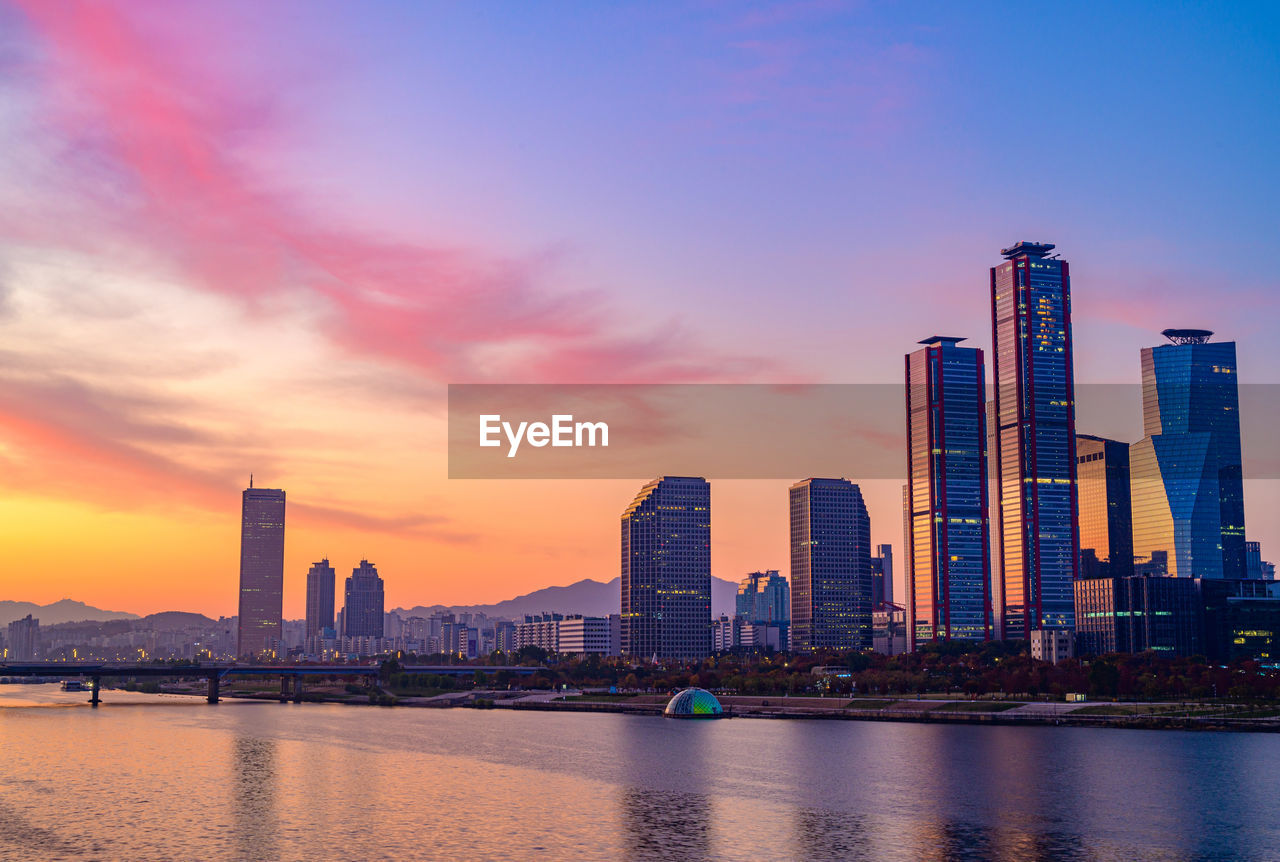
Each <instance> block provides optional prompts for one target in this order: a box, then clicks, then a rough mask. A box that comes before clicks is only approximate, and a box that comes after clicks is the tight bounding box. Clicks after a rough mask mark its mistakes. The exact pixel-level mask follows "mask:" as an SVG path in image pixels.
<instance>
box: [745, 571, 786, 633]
mask: <svg viewBox="0 0 1280 862" xmlns="http://www.w3.org/2000/svg"><path fill="white" fill-rule="evenodd" d="M736 601H737V604H736V607H735V610H736V612H737V615H738V616H740V617H742V618H743V619H744V620H746V621H747V622H752V623H770V624H772V625H778V624H779V623H782V624H785V623H786V622H787V621H788V620H789V619H790V614H791V585H790V584H788V583H787V579H786V578H784V577H783V576H782V574H781V573H780V572H779V571H778V570H777V569H768V570H766V571H763V572H751V573H750V574H748V575H747V576H746V577H745V578H743V579H742V580H741V581H740V582H739V583H738V597H737V600H736Z"/></svg>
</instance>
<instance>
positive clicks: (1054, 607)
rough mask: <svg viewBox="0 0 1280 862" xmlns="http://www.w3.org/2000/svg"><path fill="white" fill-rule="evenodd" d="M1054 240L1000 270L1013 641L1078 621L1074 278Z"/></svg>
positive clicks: (1004, 487) (1003, 512) (1008, 626)
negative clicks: (1075, 583)
mask: <svg viewBox="0 0 1280 862" xmlns="http://www.w3.org/2000/svg"><path fill="white" fill-rule="evenodd" d="M1053 248H1054V246H1053V245H1052V244H1051V243H1033V242H1020V243H1018V244H1016V245H1014V246H1012V247H1011V248H1006V249H1004V250H1002V251H1001V254H1002V255H1004V258H1005V261H1004V263H1002V264H1000V265H999V266H996V267H992V269H991V321H992V329H993V341H994V344H995V351H994V367H993V374H992V377H993V379H994V381H995V406H994V412H995V424H996V428H995V433H994V437H995V441H996V450H995V452H993V453H991V456H992V457H993V458H994V459H995V461H996V466H995V474H996V483H997V484H996V487H995V488H994V489H993V492H992V493H993V494H994V495H996V496H998V499H999V507H998V512H999V523H998V525H997V530H998V531H999V533H1000V538H999V541H998V542H996V547H997V548H998V549H999V552H1000V555H1001V560H1000V562H999V564H998V567H999V570H1000V573H1001V578H1000V584H999V589H998V590H997V592H998V593H999V594H1000V595H999V598H998V599H997V603H998V604H999V606H1000V608H1001V610H1002V613H1003V616H1004V621H1003V622H1004V624H1003V627H1002V628H1003V636H1004V637H1005V638H1030V635H1031V632H1032V631H1034V630H1036V629H1040V628H1063V629H1071V628H1073V627H1074V625H1075V599H1074V596H1073V591H1074V587H1073V585H1074V582H1075V579H1076V576H1077V569H1078V567H1079V537H1078V535H1077V528H1076V524H1077V512H1076V505H1077V501H1076V429H1075V424H1076V419H1075V381H1074V372H1073V368H1072V354H1071V277H1070V274H1069V272H1068V267H1067V262H1066V261H1064V260H1059V259H1058V258H1057V257H1056V255H1055V256H1051V255H1050V252H1051V251H1053Z"/></svg>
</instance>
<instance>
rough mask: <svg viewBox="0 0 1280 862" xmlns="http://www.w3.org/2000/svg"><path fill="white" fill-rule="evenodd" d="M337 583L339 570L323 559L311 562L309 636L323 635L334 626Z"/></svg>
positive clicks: (308, 609) (308, 579)
mask: <svg viewBox="0 0 1280 862" xmlns="http://www.w3.org/2000/svg"><path fill="white" fill-rule="evenodd" d="M336 585H337V572H335V571H334V570H333V566H331V565H329V560H328V559H327V558H326V559H323V560H321V561H320V562H318V563H312V564H311V570H310V571H308V572H307V637H308V638H314V637H320V636H322V635H323V633H324V630H325V629H332V628H333V598H334V589H335V587H336Z"/></svg>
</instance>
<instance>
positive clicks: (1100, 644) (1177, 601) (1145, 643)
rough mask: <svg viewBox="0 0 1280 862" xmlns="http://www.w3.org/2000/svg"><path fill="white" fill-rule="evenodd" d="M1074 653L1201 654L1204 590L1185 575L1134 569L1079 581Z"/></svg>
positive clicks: (1077, 584) (1077, 586)
mask: <svg viewBox="0 0 1280 862" xmlns="http://www.w3.org/2000/svg"><path fill="white" fill-rule="evenodd" d="M1075 601H1076V654H1077V655H1103V654H1104V653H1110V652H1123V653H1138V652H1145V651H1147V650H1154V651H1156V652H1158V653H1161V654H1163V655H1171V656H1173V655H1176V656H1191V655H1199V654H1203V652H1204V646H1203V642H1202V640H1201V628H1200V626H1201V619H1200V595H1199V592H1198V591H1197V589H1196V585H1195V582H1194V581H1192V580H1190V579H1187V578H1169V577H1162V576H1158V575H1157V576H1143V575H1134V576H1129V577H1107V578H1082V579H1081V580H1078V581H1076V583H1075Z"/></svg>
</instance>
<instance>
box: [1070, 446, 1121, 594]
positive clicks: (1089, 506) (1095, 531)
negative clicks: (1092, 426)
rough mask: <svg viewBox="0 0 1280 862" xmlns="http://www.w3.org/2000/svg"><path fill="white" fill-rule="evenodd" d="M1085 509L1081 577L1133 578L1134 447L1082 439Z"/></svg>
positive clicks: (1079, 467) (1079, 460)
mask: <svg viewBox="0 0 1280 862" xmlns="http://www.w3.org/2000/svg"><path fill="white" fill-rule="evenodd" d="M1076 481H1077V488H1078V492H1077V495H1078V499H1079V501H1080V502H1079V505H1080V577H1082V578H1108V577H1117V578H1123V577H1126V576H1128V575H1131V574H1133V513H1132V508H1131V506H1130V503H1129V444H1128V443H1122V442H1120V441H1119V440H1108V439H1107V438H1105V437H1094V436H1092V435H1089V434H1077V435H1076Z"/></svg>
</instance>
